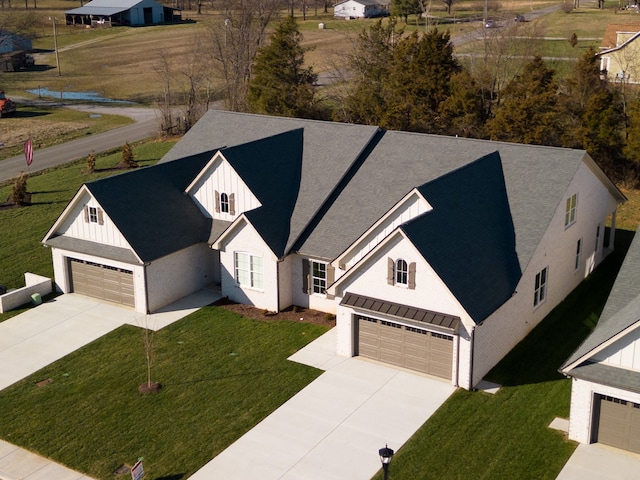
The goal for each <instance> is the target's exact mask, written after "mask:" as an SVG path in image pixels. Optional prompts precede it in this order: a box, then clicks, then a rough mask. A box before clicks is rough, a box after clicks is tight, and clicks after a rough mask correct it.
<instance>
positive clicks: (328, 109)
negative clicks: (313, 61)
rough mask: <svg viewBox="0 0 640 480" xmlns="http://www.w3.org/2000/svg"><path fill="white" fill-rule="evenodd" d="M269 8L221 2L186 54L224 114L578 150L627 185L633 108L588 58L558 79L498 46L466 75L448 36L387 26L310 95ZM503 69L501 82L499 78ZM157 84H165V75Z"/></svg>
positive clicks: (306, 72) (275, 6)
mask: <svg viewBox="0 0 640 480" xmlns="http://www.w3.org/2000/svg"><path fill="white" fill-rule="evenodd" d="M279 6H280V0H251V1H250V0H234V1H232V2H229V9H228V10H226V11H223V15H222V18H223V19H224V20H223V21H220V22H218V23H217V24H212V26H211V28H210V29H209V38H208V39H206V40H203V44H204V45H206V46H207V48H206V49H203V50H202V49H201V50H198V51H200V52H203V51H205V52H207V53H206V55H208V56H209V59H210V60H211V61H212V62H213V65H215V70H216V71H217V72H218V74H219V75H220V77H221V79H222V83H223V85H224V87H223V92H220V93H221V95H222V96H223V97H224V98H225V103H226V108H228V109H229V110H233V111H246V112H253V113H264V114H271V115H281V116H289V117H299V118H312V119H323V120H334V121H343V122H350V123H359V124H368V125H377V126H380V127H383V128H386V129H391V130H402V131H409V132H421V133H430V134H438V135H453V136H461V137H469V138H478V139H490V140H496V141H504V142H517V143H524V144H533V145H545V146H554V147H566V148H577V149H584V150H586V151H587V152H588V153H589V154H590V155H591V156H592V157H593V158H594V160H596V162H598V164H599V165H600V166H601V167H602V168H603V169H604V170H605V172H606V173H607V174H608V175H609V176H610V177H611V178H613V179H614V180H615V181H617V182H622V183H624V184H626V185H627V186H629V187H636V186H637V183H638V180H637V179H638V174H639V173H640V99H639V98H638V97H637V96H636V95H635V89H633V87H632V86H630V85H624V84H622V85H621V84H617V83H613V84H612V83H611V82H610V81H608V80H607V79H606V76H602V75H601V72H600V67H599V58H598V57H597V56H596V52H595V50H593V48H589V49H588V50H586V51H585V52H584V54H583V55H582V56H581V57H580V58H579V59H578V60H577V62H575V63H574V64H573V66H572V68H571V71H570V72H569V73H568V74H567V75H565V76H563V77H562V78H560V77H559V76H558V75H557V74H556V72H555V71H554V70H553V69H552V68H550V67H549V66H548V65H547V64H546V63H545V61H544V60H543V59H542V58H541V57H539V56H535V55H533V54H527V52H519V54H518V55H513V56H512V57H509V56H508V55H504V56H501V55H500V52H499V50H500V49H501V48H505V47H504V46H503V42H500V41H499V40H498V41H496V45H490V46H489V47H488V51H490V53H488V54H487V55H485V57H484V59H483V61H481V62H476V63H475V64H474V65H473V68H469V67H465V66H463V65H462V64H461V62H460V61H459V60H458V58H457V57H456V55H455V51H454V46H453V44H452V42H451V39H450V35H449V33H448V32H443V31H440V30H438V29H437V28H432V29H430V30H428V31H426V32H424V33H417V32H414V33H411V34H405V33H404V32H403V30H402V28H399V27H398V25H397V21H396V18H397V17H392V18H390V19H387V20H385V21H382V20H380V21H378V22H376V23H375V24H373V25H372V26H371V27H370V28H365V29H364V30H363V31H362V32H361V33H360V34H359V36H358V37H357V39H356V41H355V44H354V48H353V51H351V52H350V53H348V54H346V56H345V59H344V63H343V64H342V65H340V66H337V67H336V72H337V73H339V74H340V75H341V78H340V80H339V81H338V82H337V83H336V84H334V85H332V86H331V88H329V89H318V88H317V86H316V82H317V80H318V76H317V75H316V73H315V72H314V71H313V69H312V68H311V67H307V66H305V62H304V54H305V53H306V51H307V50H305V49H304V48H303V47H302V46H301V42H302V40H303V38H302V34H301V33H300V31H299V29H298V25H297V23H296V21H295V19H294V17H293V16H286V17H285V18H283V19H282V20H280V21H279V22H278V24H277V27H276V28H275V30H274V31H273V33H272V34H271V36H270V38H266V33H265V32H266V30H267V26H268V25H269V24H270V23H271V22H273V21H274V20H275V19H276V16H277V12H278V11H279ZM516 57H517V58H518V59H519V60H516ZM518 62H520V63H519V64H518ZM194 63H195V65H196V66H197V65H200V66H202V65H204V62H194ZM509 65H511V66H509ZM505 69H510V71H511V72H513V73H512V75H511V76H509V75H504V74H501V73H500V72H504V71H505ZM188 70H189V69H186V70H185V69H183V71H182V74H183V76H185V77H186V78H190V80H189V82H188V84H189V88H187V89H186V90H187V92H190V94H183V96H182V100H183V102H182V104H183V105H184V104H186V107H184V108H186V109H187V110H189V109H190V111H191V112H192V113H193V118H192V119H190V120H186V121H185V125H184V127H186V129H188V127H189V126H190V125H192V124H193V123H195V121H196V120H197V118H199V115H201V114H202V113H203V110H205V109H206V108H207V105H208V101H209V98H204V99H203V98H201V97H199V96H201V95H202V92H203V91H206V92H209V89H208V88H206V89H204V90H203V88H202V87H203V82H205V81H207V80H206V79H207V78H208V73H207V72H206V71H205V70H204V69H203V68H200V69H194V70H198V71H197V72H196V71H193V72H191V73H190V72H189V71H188ZM165 78H166V80H167V85H169V78H170V75H165ZM327 92H328V93H327ZM169 104H170V103H167V105H169ZM186 117H187V116H186V115H183V118H186Z"/></svg>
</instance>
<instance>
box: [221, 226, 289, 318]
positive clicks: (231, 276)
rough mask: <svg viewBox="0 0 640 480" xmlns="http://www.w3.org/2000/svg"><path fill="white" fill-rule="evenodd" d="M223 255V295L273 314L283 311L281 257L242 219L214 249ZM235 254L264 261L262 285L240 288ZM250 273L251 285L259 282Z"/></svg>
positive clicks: (252, 272)
mask: <svg viewBox="0 0 640 480" xmlns="http://www.w3.org/2000/svg"><path fill="white" fill-rule="evenodd" d="M214 248H217V249H218V250H219V251H220V269H221V272H220V276H221V290H222V295H223V296H226V297H229V299H230V300H233V301H234V302H238V303H244V304H246V305H252V306H254V307H257V308H262V309H266V310H269V311H272V312H277V311H279V310H280V306H279V293H278V264H279V262H278V257H277V256H276V255H275V254H274V253H273V251H272V250H271V249H270V248H269V246H268V245H267V244H266V243H265V241H264V240H263V239H262V237H261V236H260V235H259V234H258V232H257V231H256V229H255V228H254V227H253V225H251V223H250V222H249V221H248V220H247V219H246V218H245V217H244V216H240V218H238V219H237V220H236V222H234V224H233V225H232V226H231V227H229V229H228V230H227V231H226V232H225V233H224V234H223V235H222V237H220V239H219V240H218V241H217V242H216V244H215V245H214ZM236 254H240V255H243V256H245V258H247V256H251V258H255V259H259V260H260V261H261V265H262V267H261V270H262V271H261V277H262V278H261V280H262V281H261V285H258V286H256V285H241V284H239V283H238V281H236V258H237V256H236ZM255 273H257V272H255V271H253V270H252V271H251V272H250V275H249V277H250V278H249V281H250V282H252V281H255V283H258V281H259V279H257V278H255V277H254V276H253V275H254V274H255Z"/></svg>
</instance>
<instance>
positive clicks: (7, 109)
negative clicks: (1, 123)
mask: <svg viewBox="0 0 640 480" xmlns="http://www.w3.org/2000/svg"><path fill="white" fill-rule="evenodd" d="M15 113H16V104H15V102H14V101H13V100H11V99H10V98H7V97H6V96H5V94H4V90H0V118H2V117H7V116H9V115H13V114H15Z"/></svg>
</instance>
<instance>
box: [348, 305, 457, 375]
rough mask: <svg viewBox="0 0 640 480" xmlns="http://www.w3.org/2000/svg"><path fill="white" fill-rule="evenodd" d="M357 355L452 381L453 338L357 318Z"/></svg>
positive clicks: (383, 321)
mask: <svg viewBox="0 0 640 480" xmlns="http://www.w3.org/2000/svg"><path fill="white" fill-rule="evenodd" d="M355 318H356V322H357V328H358V331H357V342H356V344H357V346H358V351H357V355H361V356H363V357H367V358H372V359H374V360H379V361H381V362H385V363H390V364H392V365H398V366H400V367H404V368H409V369H411V370H417V371H419V372H423V373H428V374H429V375H434V376H437V377H442V378H446V379H451V375H452V366H453V337H452V336H450V335H443V334H441V333H437V332H432V331H429V330H426V329H423V328H416V327H411V326H407V325H402V324H399V323H396V322H390V321H386V320H379V319H375V318H371V317H365V316H362V315H356V316H355Z"/></svg>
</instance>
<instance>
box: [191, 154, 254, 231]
mask: <svg viewBox="0 0 640 480" xmlns="http://www.w3.org/2000/svg"><path fill="white" fill-rule="evenodd" d="M216 192H218V194H222V193H226V194H227V195H231V194H233V195H234V198H235V215H231V214H230V213H223V212H219V213H218V212H216ZM189 193H190V194H191V196H192V198H194V200H195V201H196V203H197V204H198V205H199V206H200V208H201V209H202V210H203V212H205V214H206V215H208V216H209V217H211V218H216V219H219V220H227V221H233V220H234V219H235V218H236V217H238V216H239V215H240V214H241V213H243V212H247V211H249V210H253V209H254V208H258V207H259V206H261V204H260V202H259V201H258V199H257V198H256V197H255V195H253V193H251V190H249V188H248V187H247V185H246V184H245V183H244V182H243V181H242V179H241V178H240V176H239V175H238V174H237V173H236V171H235V170H234V169H233V167H232V166H231V165H229V163H228V162H227V161H226V160H225V159H224V157H222V155H218V156H217V157H216V159H215V161H214V162H213V164H212V165H210V166H209V167H207V170H206V174H205V175H204V176H203V177H202V178H200V180H199V181H198V182H197V184H196V185H194V186H193V187H192V188H191V189H190V191H189Z"/></svg>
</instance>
